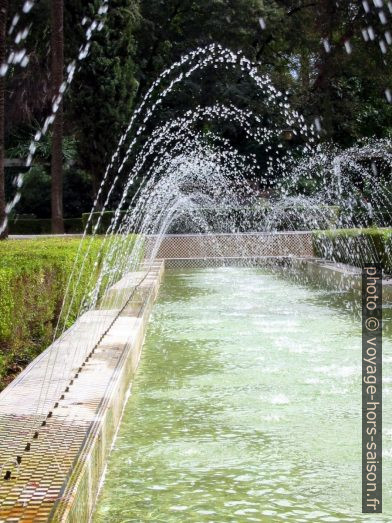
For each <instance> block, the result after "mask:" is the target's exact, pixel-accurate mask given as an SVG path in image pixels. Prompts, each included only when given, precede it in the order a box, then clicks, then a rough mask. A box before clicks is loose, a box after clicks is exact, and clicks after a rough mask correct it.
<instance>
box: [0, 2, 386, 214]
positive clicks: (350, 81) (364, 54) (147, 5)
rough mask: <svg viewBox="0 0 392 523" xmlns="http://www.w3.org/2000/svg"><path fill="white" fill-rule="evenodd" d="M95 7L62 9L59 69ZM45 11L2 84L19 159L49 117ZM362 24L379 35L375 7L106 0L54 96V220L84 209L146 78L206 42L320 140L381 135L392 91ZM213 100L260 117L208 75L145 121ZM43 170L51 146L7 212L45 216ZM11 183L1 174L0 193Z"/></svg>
mask: <svg viewBox="0 0 392 523" xmlns="http://www.w3.org/2000/svg"><path fill="white" fill-rule="evenodd" d="M21 5H22V2H21V1H20V0H18V1H16V2H12V3H11V5H10V12H9V20H11V19H12V17H13V15H14V14H15V13H16V12H18V11H20V8H21ZM98 5H99V3H98V2H96V1H90V2H84V1H82V0H68V1H67V2H66V4H65V27H64V37H65V61H66V63H69V62H71V61H72V60H73V59H74V58H75V56H77V54H78V50H79V47H80V45H81V44H82V43H83V39H84V31H85V28H84V27H82V25H81V23H80V22H81V20H82V19H83V18H84V17H87V18H91V17H92V16H93V13H95V12H96V10H97V6H98ZM49 6H50V3H49V0H41V2H39V4H38V6H37V7H36V8H35V9H33V10H32V11H31V13H30V14H29V15H26V18H25V22H24V23H25V24H31V31H30V33H29V36H28V38H27V41H26V43H25V44H24V45H25V47H26V49H27V50H28V54H29V58H30V62H29V65H28V67H27V68H25V69H21V68H15V69H14V70H12V71H11V72H10V74H9V75H8V78H7V93H6V150H7V157H11V156H12V157H23V156H24V148H26V147H27V144H28V142H29V137H31V135H32V133H34V129H36V128H37V127H38V125H39V123H42V122H43V121H44V119H45V117H46V116H47V115H48V112H49V108H50V89H49V79H50V74H49V72H50V9H49ZM263 22H264V23H265V27H264V23H263ZM369 26H371V27H372V28H373V30H374V31H375V32H376V33H377V34H384V33H385V31H387V30H388V27H386V26H383V25H382V24H381V22H380V19H379V17H378V15H377V12H376V11H374V12H373V13H372V14H368V15H367V14H366V13H365V11H364V10H363V9H362V6H361V5H360V2H357V1H350V0H344V1H340V2H336V1H335V0H314V1H312V0H309V1H305V0H303V1H300V0H143V1H142V2H139V1H138V0H112V1H111V2H110V8H109V12H108V15H107V16H106V18H105V24H104V27H103V29H102V30H101V31H100V32H97V33H95V35H94V37H93V41H92V46H91V51H90V53H89V56H88V57H87V59H86V60H84V61H82V62H81V67H80V68H79V69H78V71H77V73H76V76H75V79H74V81H73V83H72V86H71V89H70V90H69V91H68V93H67V95H66V97H65V100H64V115H65V136H66V140H65V147H64V165H65V193H64V215H65V217H66V218H70V217H76V216H80V215H81V214H82V213H83V212H86V211H88V210H89V209H90V207H91V204H92V199H93V197H94V195H95V194H96V192H97V188H98V187H99V183H100V181H101V179H102V176H103V174H104V172H105V168H106V165H107V163H108V162H109V160H110V157H111V155H112V154H113V152H114V151H115V149H116V145H117V143H118V140H119V138H120V136H121V133H122V131H123V130H124V129H125V128H126V126H127V123H128V121H129V119H130V117H131V115H132V112H133V110H134V108H135V107H136V106H137V105H138V104H139V103H140V102H141V100H142V98H143V96H144V94H145V93H146V91H147V90H148V88H149V87H150V86H151V84H152V82H153V81H154V80H155V79H156V78H157V77H158V75H159V74H160V73H161V72H162V71H163V70H164V69H165V68H166V67H168V66H170V65H171V64H172V63H173V62H174V61H175V60H178V59H179V58H180V57H181V56H182V55H183V54H184V53H187V52H189V51H191V50H193V49H195V48H196V47H197V46H204V45H207V44H210V43H212V42H215V43H220V44H222V45H224V46H226V47H229V48H230V49H232V50H234V51H243V52H244V54H245V55H246V56H247V57H248V58H250V59H251V60H253V61H254V62H255V63H256V64H257V67H258V69H259V71H260V73H268V74H269V75H270V76H271V78H272V80H273V82H274V84H275V85H276V87H277V88H278V89H281V90H285V91H288V92H289V96H290V102H291V103H292V105H293V107H294V108H296V109H297V110H298V111H300V112H301V113H302V114H304V116H305V117H306V118H307V120H308V121H309V122H313V121H314V119H315V118H319V119H320V121H321V122H322V126H323V135H322V139H323V140H330V141H333V142H335V143H336V144H338V145H341V146H343V147H346V146H350V145H352V144H354V143H355V142H356V141H357V140H358V139H360V138H363V137H370V136H375V137H380V138H381V137H387V136H390V135H391V123H390V122H391V117H392V106H391V104H388V102H387V101H386V99H385V94H384V93H385V90H386V89H387V88H388V86H390V85H392V68H391V58H390V53H387V54H382V53H381V52H380V48H379V44H378V41H377V40H375V41H370V42H365V41H364V39H363V36H362V32H361V31H362V29H364V28H367V27H369ZM324 42H328V45H329V46H330V50H329V52H327V51H326V47H325V45H324ZM348 43H349V45H350V48H351V52H350V53H349V52H347V46H348ZM216 101H220V102H223V103H234V104H235V105H236V106H238V107H241V108H251V109H252V110H254V111H255V112H257V113H258V114H260V115H265V113H266V110H267V111H268V108H267V109H266V107H265V103H264V101H263V100H262V99H261V97H260V96H259V94H258V93H257V92H256V90H255V89H254V86H253V85H252V84H251V83H250V81H249V80H248V79H246V78H242V77H241V76H240V75H239V73H238V72H235V71H226V70H224V69H223V70H214V69H212V68H210V69H208V70H206V71H205V72H204V74H196V75H194V76H192V77H190V78H189V79H186V81H185V82H184V83H182V84H181V88H178V89H176V90H175V91H174V93H173V95H171V96H170V97H168V99H167V101H166V103H165V104H164V105H163V106H162V108H161V110H160V112H159V113H158V116H157V119H156V120H155V122H154V123H157V120H167V119H170V118H174V117H176V116H178V115H180V114H182V113H183V112H184V111H185V110H188V109H192V108H193V107H196V106H197V105H199V104H201V105H209V104H213V103H215V102H216ZM203 125H204V126H205V128H206V129H213V130H214V132H217V133H220V134H221V135H222V136H224V137H225V138H228V139H229V140H231V141H232V142H233V144H234V145H235V146H236V147H238V148H239V149H240V150H245V151H248V152H249V151H251V152H254V153H256V154H257V156H258V158H259V159H260V161H261V162H262V158H263V154H264V152H263V150H261V148H260V147H259V146H258V144H252V143H249V141H247V140H245V139H244V137H243V135H242V133H241V132H240V130H239V129H238V128H236V126H235V125H233V124H232V123H230V122H226V123H220V124H219V125H216V124H214V123H212V122H204V123H202V126H203ZM147 132H148V130H147ZM48 142H50V136H49V137H48ZM49 163H50V147H49V146H48V147H46V148H45V146H43V148H42V151H39V154H37V157H36V163H35V165H34V168H33V169H32V170H31V172H30V173H29V175H28V177H27V181H26V184H25V187H24V191H23V195H22V199H21V201H20V203H19V204H18V207H17V209H16V212H17V213H19V214H35V215H36V216H37V217H39V218H48V217H49V215H50V176H49V172H50V171H49V168H48V165H49ZM13 175H14V172H13V171H12V170H10V169H8V171H7V179H8V184H7V193H8V194H11V193H12V191H13V188H12V183H11V179H12V177H13Z"/></svg>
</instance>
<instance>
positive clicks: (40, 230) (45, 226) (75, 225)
mask: <svg viewBox="0 0 392 523" xmlns="http://www.w3.org/2000/svg"><path fill="white" fill-rule="evenodd" d="M8 227H9V233H10V234H50V233H51V229H52V222H51V220H49V219H37V218H28V219H26V218H18V219H17V220H9V225H8ZM64 229H65V232H66V233H67V234H79V233H82V232H83V226H82V219H81V218H67V219H65V220H64Z"/></svg>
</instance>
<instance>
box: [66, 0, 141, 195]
mask: <svg viewBox="0 0 392 523" xmlns="http://www.w3.org/2000/svg"><path fill="white" fill-rule="evenodd" d="M95 7H96V6H95ZM86 11H87V13H91V12H95V11H92V6H91V5H90V6H87V9H86V5H85V2H80V0H71V1H70V10H69V11H68V13H67V18H66V26H68V31H69V32H71V31H74V27H75V26H76V27H77V28H78V24H79V21H80V19H81V18H82V17H83V14H86ZM72 14H73V16H71V15H72ZM138 18H139V11H138V1H137V0H113V1H112V2H110V8H109V12H108V15H107V16H106V18H105V23H104V26H103V29H102V30H101V31H100V32H98V33H96V34H95V35H94V40H93V42H92V45H91V50H90V53H89V57H88V59H86V60H85V61H84V62H83V67H81V68H80V69H79V70H78V72H77V73H76V75H75V80H74V82H73V85H72V90H71V92H70V96H69V105H68V108H69V111H68V117H67V118H68V120H69V121H70V123H71V125H72V127H73V129H74V131H75V134H76V136H77V140H78V152H79V162H80V165H81V167H82V168H84V169H85V170H86V171H88V172H89V173H91V175H92V177H93V182H94V189H95V191H96V190H97V186H98V184H99V183H100V180H101V178H102V176H103V174H104V172H105V168H106V165H107V163H108V162H109V160H110V157H111V155H112V154H113V152H114V151H115V149H116V146H117V143H118V140H119V138H120V135H121V133H122V132H123V130H124V129H125V127H126V126H127V124H128V122H129V119H130V118H131V115H132V109H133V101H134V95H135V92H136V89H137V85H138V84H137V81H136V78H135V64H134V53H135V45H136V44H135V40H134V30H135V27H136V25H137V23H138ZM75 35H76V36H77V39H76V41H75V36H71V35H69V36H70V39H69V41H68V45H70V44H71V43H72V42H73V41H74V43H75V45H74V47H73V50H72V52H73V53H77V49H78V48H79V45H80V41H81V38H82V36H81V35H82V32H81V31H80V30H79V29H78V30H77V31H76V33H75Z"/></svg>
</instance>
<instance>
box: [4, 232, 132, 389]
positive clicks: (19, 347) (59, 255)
mask: <svg viewBox="0 0 392 523" xmlns="http://www.w3.org/2000/svg"><path fill="white" fill-rule="evenodd" d="M132 241H133V239H132ZM79 245H80V240H79V239H77V238H47V239H46V238H45V239H37V240H6V241H3V242H0V386H1V387H3V386H4V384H5V383H6V382H7V380H9V377H13V376H14V375H15V374H16V373H18V372H19V371H20V370H22V369H23V368H24V367H25V366H26V365H27V364H28V363H29V362H30V361H31V360H32V359H34V358H35V357H36V356H37V355H38V354H39V353H40V352H41V351H42V350H43V349H45V348H46V347H47V346H48V345H49V344H50V343H51V342H52V339H53V333H54V328H55V325H56V322H57V320H58V317H59V314H60V310H61V305H62V301H63V297H64V292H65V288H66V285H67V282H68V278H69V275H70V273H71V271H72V268H73V266H74V260H75V257H76V253H77V251H78V248H79ZM101 246H102V238H99V237H98V238H94V240H93V242H92V245H91V249H90V252H89V254H88V256H87V259H86V262H85V266H84V270H83V271H82V270H81V268H79V269H77V271H78V272H77V274H80V285H79V286H78V289H77V294H76V295H75V299H74V303H73V306H72V310H71V314H70V318H69V320H68V322H67V325H66V327H69V326H70V325H71V324H72V323H73V322H74V321H75V318H76V314H77V312H78V310H79V306H80V304H81V301H82V299H83V295H84V293H85V291H86V289H87V288H88V285H89V280H90V277H91V274H93V277H92V278H91V282H90V287H93V286H94V285H95V283H96V280H97V278H98V274H99V269H100V263H101V261H102V258H103V254H102V253H101V255H100V256H99V257H98V253H99V250H100V247H101ZM84 249H87V242H86V243H85V244H84V245H83V246H82V252H83V250H84ZM97 257H98V264H97V265H95V262H96V261H97ZM79 258H80V259H82V258H83V257H82V256H81V257H79Z"/></svg>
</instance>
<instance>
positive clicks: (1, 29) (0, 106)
mask: <svg viewBox="0 0 392 523" xmlns="http://www.w3.org/2000/svg"><path fill="white" fill-rule="evenodd" d="M7 11H8V0H0V65H1V64H3V63H4V60H5V38H6V25H7ZM4 98H5V77H4V76H2V77H1V78H0V227H1V226H2V225H3V223H4V220H5V219H6V212H5V188H4V157H5V151H4V149H5V147H4V145H5V143H4V123H5V119H4ZM6 236H7V231H6V230H5V231H4V232H3V233H0V239H2V238H5V237H6Z"/></svg>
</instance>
